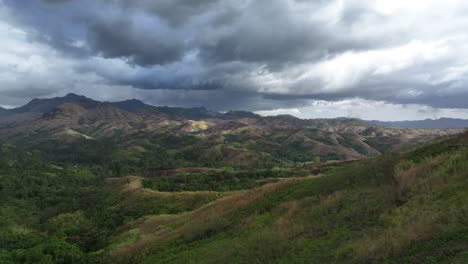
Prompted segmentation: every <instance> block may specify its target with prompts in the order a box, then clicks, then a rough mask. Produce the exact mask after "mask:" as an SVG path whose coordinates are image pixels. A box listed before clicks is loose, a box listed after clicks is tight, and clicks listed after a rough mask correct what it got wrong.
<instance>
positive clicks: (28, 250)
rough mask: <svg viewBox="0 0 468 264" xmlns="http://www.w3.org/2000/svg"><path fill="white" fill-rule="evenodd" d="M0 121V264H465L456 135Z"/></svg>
mask: <svg viewBox="0 0 468 264" xmlns="http://www.w3.org/2000/svg"><path fill="white" fill-rule="evenodd" d="M31 109H34V110H31ZM5 111H6V112H5ZM5 111H3V112H2V115H3V118H4V119H2V120H9V121H8V122H3V123H2V127H1V128H0V141H1V148H0V154H1V155H0V190H1V192H0V195H1V200H0V201H1V202H0V203H1V204H0V219H1V220H0V227H1V231H0V262H1V263H18V262H20V263H111V262H112V263H220V262H234V263H335V262H339V263H366V262H373V263H410V262H411V263H414V262H416V263H424V262H427V261H429V260H435V261H443V262H445V261H450V262H452V263H464V262H465V261H467V256H468V254H467V251H466V247H467V246H468V245H467V244H466V241H468V235H467V234H468V233H467V229H466V226H467V224H468V223H466V219H468V217H467V216H468V215H467V212H468V208H467V207H466V204H468V203H467V201H466V197H468V196H467V195H466V194H465V192H466V191H465V190H466V189H467V188H466V187H467V186H466V184H467V179H468V175H466V172H467V171H468V170H467V168H466V166H467V163H466V159H467V158H468V156H467V155H468V151H467V146H468V135H467V134H466V133H463V130H462V129H408V128H405V129H401V128H386V127H380V126H372V125H368V124H366V123H365V122H364V121H361V120H357V119H310V120H302V119H298V118H295V117H292V116H277V117H262V116H259V115H256V114H253V113H248V112H227V113H218V112H212V111H209V110H206V109H202V108H198V109H183V108H170V107H155V106H150V105H145V104H143V103H141V102H139V101H135V100H130V101H124V102H117V103H109V102H98V101H94V100H91V99H88V98H85V97H82V96H76V95H67V96H66V97H63V98H55V99H35V100H33V101H32V102H31V103H30V104H28V105H26V106H25V107H22V108H19V109H13V110H5ZM18 113H20V118H18ZM13 117H14V119H15V120H16V121H15V122H11V120H12V119H10V118H13Z"/></svg>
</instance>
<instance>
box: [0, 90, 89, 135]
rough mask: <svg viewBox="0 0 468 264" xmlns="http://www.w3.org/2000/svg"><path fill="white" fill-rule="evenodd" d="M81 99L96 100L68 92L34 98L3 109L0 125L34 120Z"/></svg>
mask: <svg viewBox="0 0 468 264" xmlns="http://www.w3.org/2000/svg"><path fill="white" fill-rule="evenodd" d="M80 101H90V102H95V101H93V100H91V99H89V98H86V97H84V96H80V95H76V94H73V93H70V94H67V95H66V96H64V97H55V98H50V99H33V100H31V101H30V102H29V103H27V104H26V105H24V106H21V107H17V108H13V109H6V111H1V112H2V114H1V115H0V127H1V126H2V125H6V124H11V123H16V122H23V121H30V120H34V119H36V118H38V117H40V116H42V115H43V114H44V113H46V112H48V111H51V110H53V109H54V108H56V107H58V106H60V105H62V104H65V103H76V102H80Z"/></svg>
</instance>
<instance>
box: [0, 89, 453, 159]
mask: <svg viewBox="0 0 468 264" xmlns="http://www.w3.org/2000/svg"><path fill="white" fill-rule="evenodd" d="M41 103H43V104H41ZM60 103H61V104H60ZM58 104H59V105H58ZM20 109H22V110H21V111H23V112H22V113H21V114H18V113H19V112H21V111H18V110H14V111H16V112H17V113H15V114H13V116H15V115H19V116H20V118H24V119H22V121H19V122H11V123H8V125H6V126H4V127H3V128H0V141H2V142H5V143H13V144H23V145H30V146H36V147H40V146H41V145H44V144H46V145H48V144H52V143H53V142H55V143H53V144H58V145H60V144H63V143H66V144H70V146H75V145H76V146H78V145H80V144H81V145H83V144H84V145H86V144H91V145H92V144H96V143H98V142H108V141H111V142H114V143H113V144H114V146H115V147H116V148H117V149H120V150H121V151H122V155H123V156H126V155H130V154H133V155H134V156H135V157H138V158H137V159H140V158H144V152H145V151H149V150H150V149H151V150H153V149H154V150H155V151H156V149H159V151H160V152H161V153H158V155H160V154H163V153H166V155H167V156H168V157H171V156H172V155H176V156H175V157H173V159H180V163H183V164H188V165H191V166H195V165H197V164H199V163H201V164H204V165H205V166H232V165H236V164H237V165H239V166H264V165H261V164H264V163H268V164H274V163H275V162H276V163H277V162H280V163H281V162H286V163H288V164H293V163H295V162H299V163H300V162H308V161H310V160H315V159H319V160H323V161H327V160H354V159H361V158H366V157H374V156H377V155H380V154H383V153H387V152H391V151H396V150H403V149H405V148H408V147H411V146H412V145H415V144H419V143H422V142H426V141H428V140H432V139H435V138H438V137H441V136H447V135H450V134H453V133H457V132H460V130H419V129H397V128H385V127H378V126H373V125H369V124H367V123H365V122H364V121H362V120H358V119H346V118H338V119H300V118H296V117H293V116H266V117H263V116H260V115H257V114H254V113H251V112H245V111H229V112H226V113H219V112H214V111H210V110H208V109H206V108H203V107H200V108H173V107H157V106H151V105H147V104H144V103H143V102H141V101H138V100H126V101H121V102H99V101H95V100H92V99H89V98H86V97H83V96H78V95H75V94H70V95H67V96H66V97H63V98H52V99H36V100H32V101H31V102H30V103H29V104H27V105H26V107H23V108H20ZM24 109H32V110H31V111H32V113H33V114H31V112H28V111H24ZM42 110H48V111H46V112H44V113H41V111H42ZM83 140H84V141H83ZM106 144H107V143H106ZM161 148H162V149H161ZM66 154H67V153H64V155H66ZM165 159H166V158H165ZM215 164H216V165H215ZM188 165H187V166H188Z"/></svg>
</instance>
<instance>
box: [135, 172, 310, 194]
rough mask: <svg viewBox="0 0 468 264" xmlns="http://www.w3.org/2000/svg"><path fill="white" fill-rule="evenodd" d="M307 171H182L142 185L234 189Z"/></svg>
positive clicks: (172, 189)
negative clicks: (182, 172)
mask: <svg viewBox="0 0 468 264" xmlns="http://www.w3.org/2000/svg"><path fill="white" fill-rule="evenodd" d="M307 174H309V173H308V171H305V170H304V171H302V170H292V169H283V168H273V169H263V170H252V171H221V172H212V173H204V174H203V173H184V174H180V175H176V176H166V177H163V176H161V177H154V178H149V179H145V180H144V181H143V187H145V188H150V189H154V190H157V191H162V192H181V191H220V192H226V191H235V190H245V189H252V188H255V187H259V186H261V185H263V184H266V183H271V182H273V181H277V180H279V179H280V178H288V177H293V176H295V177H301V176H306V175H307Z"/></svg>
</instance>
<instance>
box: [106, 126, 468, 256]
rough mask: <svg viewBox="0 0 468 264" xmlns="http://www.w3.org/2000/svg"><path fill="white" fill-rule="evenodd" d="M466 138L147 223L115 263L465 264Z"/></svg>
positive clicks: (117, 252)
mask: <svg viewBox="0 0 468 264" xmlns="http://www.w3.org/2000/svg"><path fill="white" fill-rule="evenodd" d="M467 159H468V135H467V134H465V135H463V136H460V137H457V138H453V139H450V140H447V141H443V142H439V143H435V144H431V145H427V146H425V147H422V148H420V149H417V150H415V151H413V152H410V153H407V154H401V155H392V156H385V157H380V158H375V159H371V160H365V161H361V162H357V163H355V164H353V165H351V166H349V167H345V168H340V169H337V170H335V171H332V172H330V173H328V174H327V175H325V176H323V177H316V178H304V179H289V180H285V181H281V182H278V183H273V184H268V185H265V186H262V187H260V188H257V189H254V190H251V191H243V192H236V193H234V194H232V195H230V196H227V197H224V198H221V199H218V200H217V201H214V202H212V203H209V204H207V205H205V206H203V207H201V208H199V209H197V210H195V211H192V212H188V213H183V214H175V215H166V216H153V217H145V218H143V219H140V220H138V221H136V222H134V223H133V226H132V229H131V230H130V231H129V232H126V233H123V234H121V235H122V236H123V235H131V232H134V233H140V234H144V235H142V236H140V237H138V238H136V239H134V240H133V241H131V243H127V244H125V245H124V246H121V247H115V248H112V247H111V249H110V252H109V254H110V256H111V257H110V258H109V259H111V261H112V262H115V261H116V260H117V261H118V260H120V261H122V262H130V261H132V262H141V263H219V262H221V263H223V262H226V261H228V260H229V262H231V263H233V262H234V263H272V262H273V263H330V262H340V263H347V262H349V263H362V262H382V263H405V262H406V263H431V262H432V263H435V262H453V263H466V262H467V261H468V162H467Z"/></svg>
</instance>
